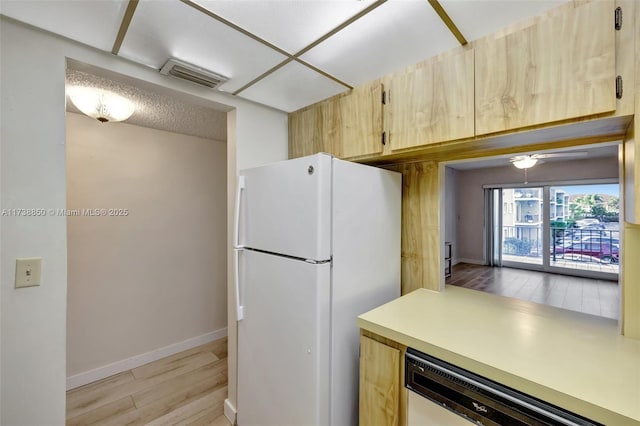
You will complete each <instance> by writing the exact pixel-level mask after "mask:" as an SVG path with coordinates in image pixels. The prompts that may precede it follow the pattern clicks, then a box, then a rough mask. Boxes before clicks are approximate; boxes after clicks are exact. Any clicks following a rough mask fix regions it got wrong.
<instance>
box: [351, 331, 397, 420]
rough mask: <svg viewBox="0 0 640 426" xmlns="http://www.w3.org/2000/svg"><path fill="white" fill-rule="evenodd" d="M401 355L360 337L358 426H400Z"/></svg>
mask: <svg viewBox="0 0 640 426" xmlns="http://www.w3.org/2000/svg"><path fill="white" fill-rule="evenodd" d="M401 363H402V351H401V350H400V349H398V348H394V347H391V346H388V345H386V344H384V343H382V342H379V341H377V340H374V339H372V338H370V337H367V336H364V335H361V336H360V410H359V411H360V413H359V417H360V426H400V425H401V424H402V423H400V422H401V418H400V417H401V416H400V411H401V410H400V405H401V404H400V395H401V394H404V392H401V387H402V383H401Z"/></svg>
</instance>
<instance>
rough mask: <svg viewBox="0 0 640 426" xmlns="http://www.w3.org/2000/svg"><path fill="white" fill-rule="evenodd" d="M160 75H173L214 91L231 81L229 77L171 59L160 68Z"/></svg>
mask: <svg viewBox="0 0 640 426" xmlns="http://www.w3.org/2000/svg"><path fill="white" fill-rule="evenodd" d="M160 74H164V75H172V76H174V77H177V78H181V79H183V80H188V81H191V82H193V83H196V84H200V85H201V86H206V87H211V88H212V89H217V88H218V86H220V85H221V84H223V83H224V82H225V81H227V80H229V79H228V78H227V77H224V76H221V75H220V74H216V73H214V72H213V71H209V70H205V69H203V68H200V67H198V66H195V65H193V64H189V63H187V62H183V61H181V60H179V59H175V58H171V59H169V60H168V61H167V63H166V64H164V65H163V66H162V68H160Z"/></svg>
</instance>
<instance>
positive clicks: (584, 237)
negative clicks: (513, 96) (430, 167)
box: [443, 143, 622, 319]
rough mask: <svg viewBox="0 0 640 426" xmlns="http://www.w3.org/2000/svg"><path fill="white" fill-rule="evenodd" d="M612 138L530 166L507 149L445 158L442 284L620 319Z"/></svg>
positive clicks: (616, 181) (615, 149)
mask: <svg viewBox="0 0 640 426" xmlns="http://www.w3.org/2000/svg"><path fill="white" fill-rule="evenodd" d="M618 146H619V144H618V143H603V144H597V145H590V146H579V147H574V148H571V149H566V150H562V154H561V155H558V154H554V155H550V156H548V158H547V156H544V157H543V159H541V160H538V162H537V164H536V165H535V167H530V168H529V169H528V170H527V171H526V175H525V173H523V170H521V169H518V168H516V167H514V165H513V164H511V162H510V161H509V157H508V156H501V157H490V158H478V159H473V160H465V161H457V162H453V161H452V162H447V163H445V164H444V166H445V167H444V172H445V173H444V175H445V197H446V200H445V203H444V204H445V214H443V220H444V223H443V225H444V226H443V229H444V232H443V234H444V235H443V241H447V242H450V243H451V245H452V256H451V257H452V266H453V267H452V271H451V272H452V274H451V277H448V278H446V280H445V284H447V285H459V286H464V287H468V288H473V289H476V290H482V291H487V292H491V293H496V294H499V295H503V296H507V297H514V298H519V299H525V300H529V301H533V302H536V303H542V304H547V305H551V306H556V307H560V308H563V309H570V310H576V311H581V312H585V313H589V314H592V315H599V316H603V317H609V318H614V319H617V318H618V317H619V313H620V306H619V305H620V289H619V285H618V283H619V270H620V266H621V265H620V259H621V258H622V257H621V253H620V251H621V249H622V247H621V245H620V229H619V223H618V220H619V217H620V211H619V204H620V203H619V196H620V195H619V177H618V172H619V169H618ZM555 152H556V153H557V152H558V150H556V151H555ZM574 153H575V154H578V155H575V157H579V159H578V158H573V157H574ZM541 157H542V156H541Z"/></svg>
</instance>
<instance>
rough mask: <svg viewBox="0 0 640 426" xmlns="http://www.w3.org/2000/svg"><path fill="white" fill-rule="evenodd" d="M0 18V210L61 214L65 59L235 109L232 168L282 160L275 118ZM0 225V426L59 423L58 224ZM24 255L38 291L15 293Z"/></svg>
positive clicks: (61, 225)
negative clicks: (37, 261) (36, 272)
mask: <svg viewBox="0 0 640 426" xmlns="http://www.w3.org/2000/svg"><path fill="white" fill-rule="evenodd" d="M0 19H1V22H0V55H1V57H0V87H2V90H1V92H0V106H1V108H0V109H1V111H0V122H1V123H2V128H1V130H0V136H1V138H0V144H1V145H0V170H1V171H2V175H1V182H0V188H1V199H0V208H5V209H6V208H30V207H31V208H45V209H48V208H54V209H55V208H64V207H65V204H66V199H65V197H66V192H65V167H66V164H65V145H64V143H65V104H64V102H65V97H64V84H65V64H66V58H72V59H75V60H78V61H80V62H84V63H88V64H92V65H95V66H98V67H101V68H104V69H107V70H110V71H112V72H117V73H120V74H123V75H126V76H129V77H132V78H134V79H138V80H140V81H143V82H145V83H148V84H155V85H158V86H160V87H164V88H167V91H169V90H170V89H171V90H176V91H179V92H182V94H183V95H184V96H192V97H196V98H200V99H206V100H210V101H214V102H218V103H222V104H226V105H229V106H231V107H233V108H235V113H234V114H235V124H236V126H237V128H236V129H228V130H229V131H230V132H235V135H234V137H233V144H234V145H237V146H234V147H232V149H234V150H235V149H237V150H238V159H237V161H238V164H245V163H247V164H251V163H255V162H258V161H261V158H260V156H262V155H264V158H263V159H262V160H263V161H271V160H274V159H283V158H286V156H287V115H286V114H285V113H283V112H278V111H275V110H273V109H270V108H266V107H260V106H257V105H255V104H253V103H251V102H248V101H243V100H242V99H239V98H236V97H232V96H230V95H226V94H223V93H220V92H215V91H209V90H206V91H205V90H202V89H201V88H199V87H197V86H195V85H192V84H189V83H187V82H181V81H179V80H176V79H173V78H170V77H166V76H163V75H161V74H159V73H158V72H157V71H156V70H153V69H150V68H147V67H143V66H140V65H136V64H134V63H131V62H129V61H125V60H122V59H120V58H118V57H116V56H113V55H111V54H109V53H105V52H100V51H98V50H95V49H92V48H89V47H87V46H84V45H80V44H78V43H75V42H72V41H69V40H67V39H64V38H61V37H57V36H54V35H51V34H49V33H46V32H43V31H40V30H37V29H34V28H32V27H29V26H25V25H22V24H20V23H17V22H15V21H13V20H11V19H8V18H6V17H4V16H2V17H0ZM231 139H232V138H231V137H229V140H230V141H231ZM0 225H1V229H2V232H1V233H0V238H1V240H0V248H1V251H2V253H1V272H0V278H1V281H0V327H1V329H0V331H1V332H0V350H1V354H0V362H1V365H0V378H1V382H2V383H1V386H0V398H1V400H0V407H1V408H0V410H1V416H2V417H1V418H0V424H2V425H7V426H21V425H24V426H39V425H43V426H45V425H46V426H51V425H63V424H64V418H65V377H66V366H65V364H66V349H65V346H66V306H67V304H66V297H67V294H66V293H67V271H66V265H67V247H66V219H65V218H64V217H52V216H46V217H40V218H24V217H17V218H16V217H7V216H3V217H2V218H1V219H0ZM26 256H42V257H43V259H44V260H43V278H42V285H41V286H40V287H35V288H27V289H21V290H15V289H14V288H13V279H14V273H15V269H14V268H15V259H16V258H17V257H26ZM230 346H231V345H230ZM232 351H233V348H230V354H231V353H235V352H232ZM230 356H232V355H230ZM231 374H232V372H230V375H231ZM232 380H234V379H233V378H232V377H230V382H231V381H232Z"/></svg>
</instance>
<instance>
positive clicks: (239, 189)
mask: <svg viewBox="0 0 640 426" xmlns="http://www.w3.org/2000/svg"><path fill="white" fill-rule="evenodd" d="M243 192H244V176H238V184H237V185H236V210H235V220H234V222H233V246H234V247H235V248H242V247H243V246H242V245H240V202H241V200H242V194H243Z"/></svg>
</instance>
